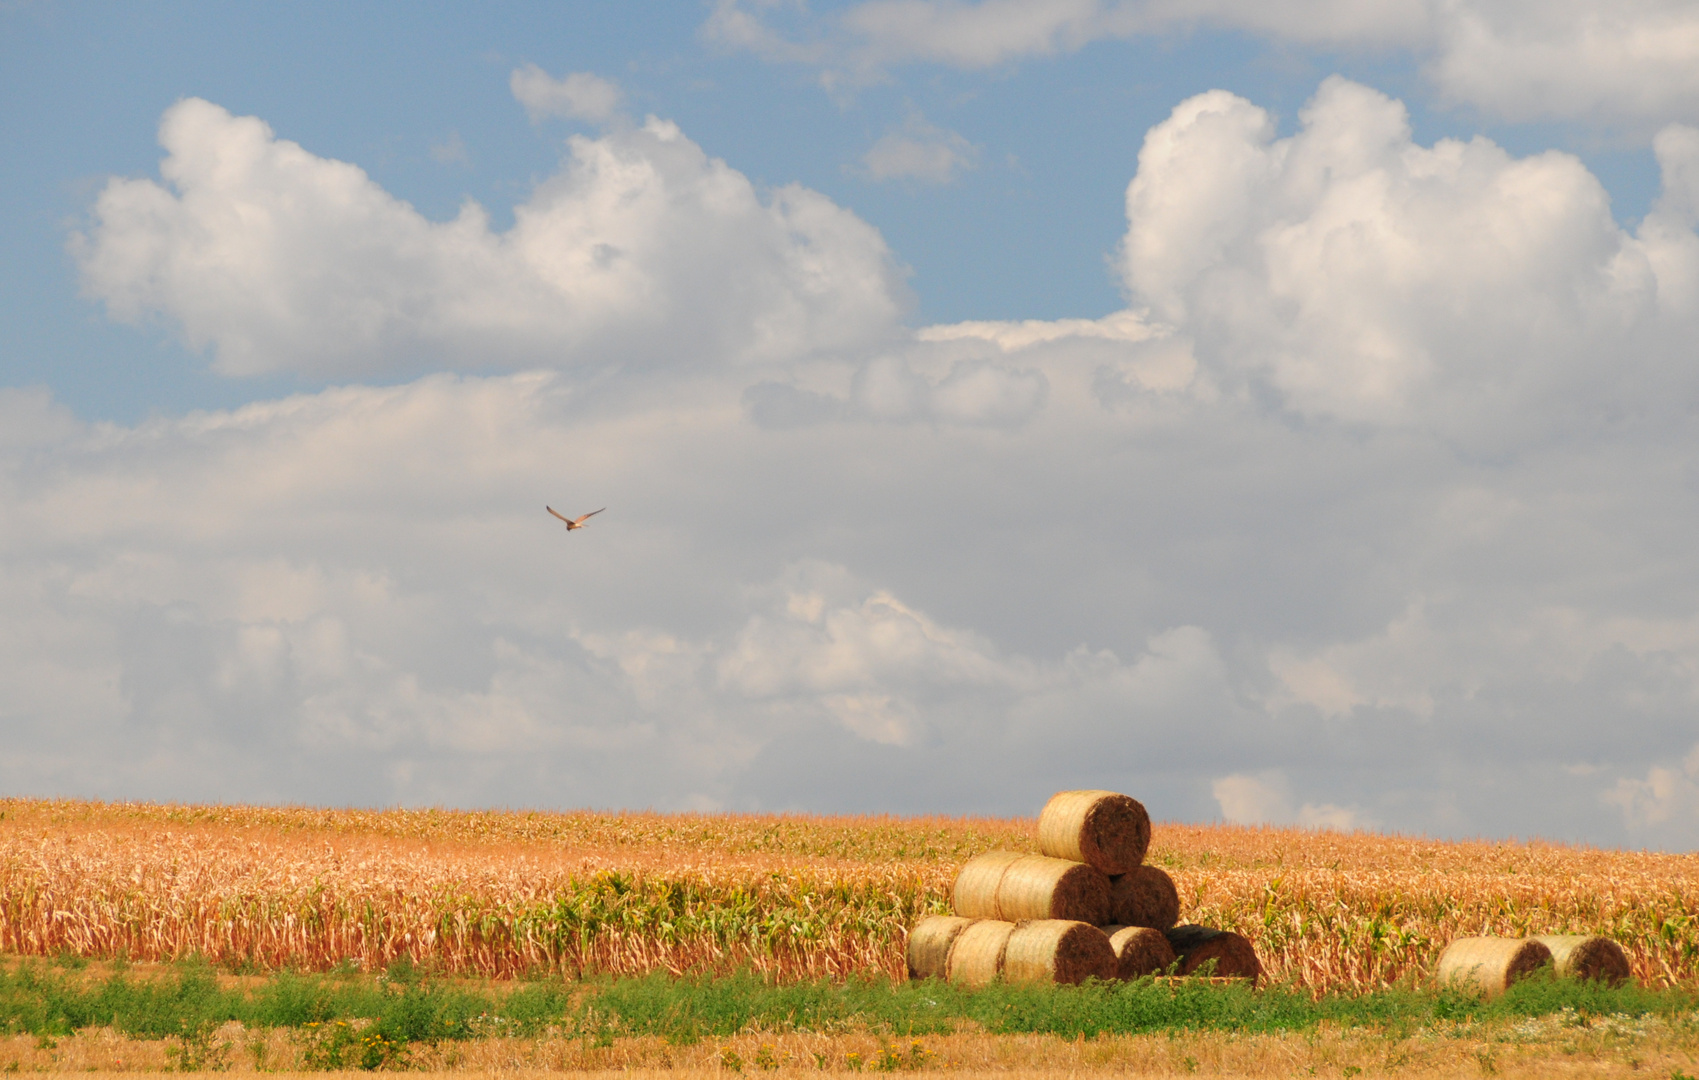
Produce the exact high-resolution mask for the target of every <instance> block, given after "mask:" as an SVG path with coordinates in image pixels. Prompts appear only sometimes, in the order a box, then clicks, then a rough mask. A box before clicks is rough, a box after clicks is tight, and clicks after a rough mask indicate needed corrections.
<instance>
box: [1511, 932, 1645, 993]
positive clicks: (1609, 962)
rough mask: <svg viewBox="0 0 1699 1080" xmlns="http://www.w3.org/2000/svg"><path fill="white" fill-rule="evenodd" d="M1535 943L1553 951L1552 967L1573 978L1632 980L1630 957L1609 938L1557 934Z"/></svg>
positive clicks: (1614, 980) (1609, 981) (1539, 939)
mask: <svg viewBox="0 0 1699 1080" xmlns="http://www.w3.org/2000/svg"><path fill="white" fill-rule="evenodd" d="M1533 940H1535V941H1537V942H1539V943H1540V944H1541V945H1544V946H1545V947H1546V948H1547V949H1550V950H1551V954H1552V966H1553V967H1554V968H1556V969H1557V973H1558V974H1559V975H1562V976H1564V977H1565V978H1570V979H1603V980H1604V981H1605V982H1608V983H1612V984H1615V983H1620V982H1623V981H1624V980H1626V979H1627V978H1628V975H1629V969H1628V954H1627V953H1625V952H1623V951H1622V946H1621V945H1618V944H1617V943H1616V942H1614V941H1612V940H1611V939H1610V938H1607V937H1599V936H1597V935H1593V934H1553V935H1549V936H1541V937H1536V938H1534V939H1533Z"/></svg>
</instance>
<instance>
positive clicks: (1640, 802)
mask: <svg viewBox="0 0 1699 1080" xmlns="http://www.w3.org/2000/svg"><path fill="white" fill-rule="evenodd" d="M1603 801H1604V802H1605V804H1606V805H1610V806H1616V807H1618V808H1620V809H1621V811H1622V815H1623V818H1624V819H1625V820H1626V821H1627V823H1628V825H1629V828H1630V829H1632V830H1633V831H1634V832H1635V833H1637V834H1639V835H1640V838H1641V839H1646V838H1648V837H1650V838H1655V839H1666V840H1673V841H1674V843H1675V844H1676V845H1681V846H1687V845H1689V844H1690V841H1689V840H1688V838H1689V837H1691V836H1692V835H1693V832H1694V830H1695V828H1699V745H1695V746H1694V748H1693V749H1692V750H1691V751H1690V752H1689V753H1688V754H1687V756H1686V757H1685V758H1683V759H1682V760H1681V761H1680V762H1671V763H1669V764H1667V765H1653V766H1652V767H1651V768H1649V769H1647V770H1646V778H1645V779H1644V780H1640V779H1636V778H1633V777H1624V778H1622V779H1621V780H1618V781H1617V783H1616V787H1615V788H1613V789H1612V790H1610V791H1607V792H1605V794H1604V796H1603Z"/></svg>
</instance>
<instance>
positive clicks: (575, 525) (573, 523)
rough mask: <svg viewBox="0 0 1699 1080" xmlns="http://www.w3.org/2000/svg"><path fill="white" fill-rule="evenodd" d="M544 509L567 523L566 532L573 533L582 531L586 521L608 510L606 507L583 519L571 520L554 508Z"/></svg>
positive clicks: (593, 511)
mask: <svg viewBox="0 0 1699 1080" xmlns="http://www.w3.org/2000/svg"><path fill="white" fill-rule="evenodd" d="M543 509H544V510H547V511H548V512H549V513H551V514H553V515H554V516H555V517H557V518H560V519H561V520H562V521H564V522H566V531H567V532H571V531H572V530H573V529H582V528H583V527H584V523H585V522H586V521H589V520H590V519H591V518H593V517H595V516H596V515H597V514H599V513H601V512H602V510H606V509H607V507H605V506H604V507H602V510H592V511H590V512H589V513H588V514H585V515H584V516H583V517H581V518H569V517H567V516H566V515H565V514H563V513H561V512H560V511H559V510H556V509H555V508H554V507H552V506H545V507H543Z"/></svg>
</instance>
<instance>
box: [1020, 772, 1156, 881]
mask: <svg viewBox="0 0 1699 1080" xmlns="http://www.w3.org/2000/svg"><path fill="white" fill-rule="evenodd" d="M1149 847H1150V815H1149V814H1147V813H1146V812H1145V808H1144V804H1142V803H1140V802H1139V801H1138V800H1137V799H1133V798H1129V797H1128V796H1126V795H1121V794H1118V793H1116V792H1113V791H1059V792H1057V793H1056V794H1055V795H1052V796H1051V797H1050V801H1049V802H1047V803H1045V804H1044V810H1043V812H1042V813H1040V814H1039V815H1038V850H1039V853H1040V854H1043V855H1049V856H1051V857H1052V858H1056V859H1072V860H1074V861H1075V862H1083V863H1089V864H1091V865H1092V866H1095V867H1097V869H1099V870H1101V871H1103V872H1104V873H1105V874H1124V873H1126V872H1127V871H1129V870H1131V869H1132V868H1133V867H1135V866H1137V865H1139V864H1140V863H1141V862H1143V861H1144V856H1145V851H1146V850H1147V849H1148V848H1149Z"/></svg>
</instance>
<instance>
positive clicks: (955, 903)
mask: <svg viewBox="0 0 1699 1080" xmlns="http://www.w3.org/2000/svg"><path fill="white" fill-rule="evenodd" d="M1024 858H1026V855H1025V854H1023V853H1022V852H1019V851H987V852H986V853H985V854H983V855H975V856H974V857H973V858H971V859H969V860H968V861H967V865H965V866H963V867H962V868H961V869H960V870H958V871H957V872H956V883H955V885H954V886H953V887H952V888H951V890H950V906H951V907H952V908H954V909H955V912H956V914H957V915H961V916H963V917H965V918H969V919H996V918H1001V916H999V915H998V914H997V886H998V885H1000V884H1002V882H1003V872H1004V871H1005V870H1007V869H1008V868H1009V866H1010V865H1011V864H1013V863H1016V862H1019V861H1020V860H1021V859H1024Z"/></svg>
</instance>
